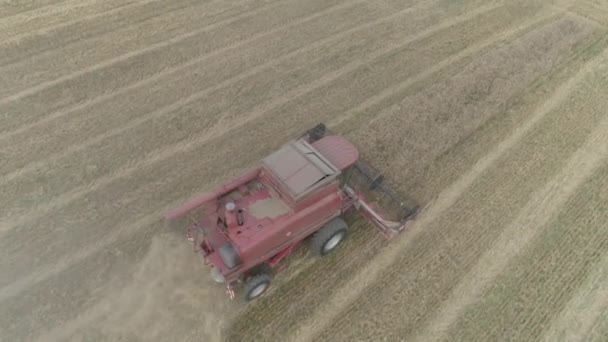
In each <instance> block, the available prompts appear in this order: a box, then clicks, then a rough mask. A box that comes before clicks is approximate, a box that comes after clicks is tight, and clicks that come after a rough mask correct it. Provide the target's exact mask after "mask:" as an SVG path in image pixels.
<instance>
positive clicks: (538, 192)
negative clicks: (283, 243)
mask: <svg viewBox="0 0 608 342" xmlns="http://www.w3.org/2000/svg"><path fill="white" fill-rule="evenodd" d="M0 50H1V51H2V54H0V75H1V76H2V78H1V81H0V157H1V158H0V193H1V194H2V196H1V197H0V208H1V209H0V210H1V211H0V213H1V215H0V220H1V221H0V253H1V254H0V259H1V260H2V262H1V263H0V274H1V275H2V276H1V277H0V338H1V339H2V340H3V341H4V340H5V341H19V340H33V341H51V340H95V341H98V340H112V341H115V340H124V341H144V340H179V341H181V340H186V341H190V340H192V341H194V340H201V339H202V340H205V341H213V340H229V341H239V340H265V341H269V340H276V341H286V340H287V341H308V340H315V341H318V340H327V341H341V340H344V341H353V340H380V339H386V340H391V341H392V340H413V341H435V340H463V341H471V340H482V341H490V340H504V339H509V340H526V341H527V340H546V341H555V340H567V341H574V340H592V341H605V338H606V336H608V318H607V317H608V289H607V286H606V284H607V283H608V269H607V267H606V262H607V260H608V235H607V234H606V233H605V229H606V221H607V219H608V160H606V157H607V156H608V112H607V110H606V108H608V97H607V96H606V94H607V93H608V3H606V2H602V1H598V0H583V1H568V0H563V1H557V0H556V1H550V0H546V1H541V0H537V1H498V0H450V1H446V0H429V1H421V0H405V1H404V0H382V1H373V2H372V1H362V0H361V1H346V0H323V1H321V0H311V1H301V0H229V1H219V0H201V1H193V0H175V1H164V0H122V1H120V0H110V1H102V0H85V1H75V0H29V1H3V2H1V3H0ZM319 121H323V122H326V123H328V124H329V126H330V127H331V129H332V130H333V131H337V132H339V133H342V134H344V135H345V136H347V137H348V138H351V139H353V140H354V141H356V142H357V144H358V145H359V146H360V148H361V150H362V152H363V154H364V156H365V157H366V158H367V159H368V160H369V161H370V162H371V163H372V164H374V165H375V166H376V167H377V168H378V169H380V170H382V171H383V172H384V173H385V174H386V175H387V176H388V178H389V179H391V181H392V183H393V184H394V186H396V187H398V188H399V190H401V191H402V192H407V193H410V194H412V196H413V197H414V198H416V199H417V200H418V201H419V202H420V203H422V204H423V205H424V206H426V209H425V211H424V212H423V213H422V214H421V215H420V216H419V218H418V220H417V221H416V222H415V223H414V224H413V225H412V227H411V229H410V230H409V231H407V232H406V233H404V234H402V235H401V236H399V237H398V238H396V239H395V240H392V241H390V242H386V241H384V240H383V239H382V238H381V237H380V235H379V234H378V233H377V232H376V231H375V230H373V229H372V228H371V227H369V226H368V225H367V224H366V223H365V222H359V221H355V222H353V224H352V235H351V236H350V239H349V240H347V242H346V243H345V245H344V246H343V248H341V249H340V250H339V251H338V252H337V253H335V254H334V255H332V256H330V257H327V258H323V259H320V260H317V259H314V258H312V257H310V256H309V255H308V252H307V251H306V249H301V250H299V251H298V253H297V254H296V255H295V256H293V258H292V259H291V261H290V265H289V267H288V268H287V269H286V271H285V272H283V273H281V274H280V276H278V277H277V278H276V279H275V281H274V285H273V287H272V290H271V291H269V292H268V294H267V295H266V296H265V297H263V298H261V299H260V300H258V301H256V302H254V303H251V304H249V305H242V304H240V303H236V302H229V300H228V299H227V298H226V297H225V295H224V291H223V288H221V287H218V286H216V285H215V284H212V282H211V280H210V278H209V277H208V273H207V271H206V269H205V268H204V266H203V265H202V263H201V262H200V260H198V259H197V258H196V256H195V255H194V254H193V253H192V251H191V248H190V246H189V245H188V244H187V243H186V242H185V240H184V239H183V235H182V232H177V231H171V230H169V229H167V228H166V227H164V225H163V222H162V221H161V220H160V214H161V212H162V211H163V210H165V209H167V208H168V207H171V206H173V205H175V204H177V203H180V202H182V201H184V200H185V199H187V198H189V197H191V196H192V195H194V194H195V193H197V192H199V191H202V190H205V189H208V188H209V187H211V186H213V185H214V184H216V183H218V182H221V181H222V180H224V179H226V178H227V177H230V176H234V175H236V174H238V173H239V172H241V171H242V170H244V169H245V168H247V167H249V166H251V165H252V164H253V163H255V162H256V161H257V160H258V159H259V158H260V157H262V156H264V155H265V154H266V153H268V152H269V151H271V150H272V149H274V148H275V147H277V146H279V145H280V144H282V143H283V142H284V141H285V139H287V138H289V137H292V136H294V135H296V134H298V133H300V132H302V131H304V130H305V129H307V128H309V127H311V126H313V125H314V124H316V123H318V122H319Z"/></svg>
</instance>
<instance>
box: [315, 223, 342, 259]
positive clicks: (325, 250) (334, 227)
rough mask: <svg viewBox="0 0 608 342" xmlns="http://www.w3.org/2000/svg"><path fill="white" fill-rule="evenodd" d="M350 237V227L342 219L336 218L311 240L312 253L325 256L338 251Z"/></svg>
mask: <svg viewBox="0 0 608 342" xmlns="http://www.w3.org/2000/svg"><path fill="white" fill-rule="evenodd" d="M347 235H348V225H347V224H346V222H344V220H343V219H341V218H339V217H338V218H335V219H333V220H331V221H329V223H327V225H325V227H323V228H321V229H319V230H318V231H317V232H316V233H315V234H314V235H313V236H312V240H311V248H312V252H313V253H314V254H315V255H317V256H325V255H327V254H329V253H330V252H331V251H333V250H334V249H336V248H337V247H338V246H339V245H340V244H341V243H342V241H344V239H345V238H346V236H347Z"/></svg>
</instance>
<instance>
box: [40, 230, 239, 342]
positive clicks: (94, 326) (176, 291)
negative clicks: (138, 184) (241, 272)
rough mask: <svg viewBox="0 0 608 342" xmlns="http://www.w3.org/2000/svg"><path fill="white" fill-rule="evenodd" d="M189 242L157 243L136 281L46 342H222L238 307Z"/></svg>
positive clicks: (160, 239)
mask: <svg viewBox="0 0 608 342" xmlns="http://www.w3.org/2000/svg"><path fill="white" fill-rule="evenodd" d="M198 258H199V257H198V256H197V255H196V254H194V253H193V251H192V247H191V245H190V244H188V243H187V241H186V240H185V239H180V238H179V237H177V236H175V235H170V234H162V235H158V236H156V237H154V238H153V239H152V243H151V246H150V247H149V251H148V253H147V254H146V256H145V257H144V258H143V260H141V261H140V262H139V263H138V264H137V265H136V266H135V267H134V272H133V273H132V277H131V279H129V280H128V281H127V282H126V285H125V282H124V281H122V282H121V283H122V286H115V287H113V288H112V289H111V290H110V291H108V293H107V294H106V295H104V296H103V299H102V300H101V301H100V302H99V303H98V304H96V305H95V306H94V307H93V308H92V309H91V310H89V311H88V312H84V313H83V314H82V315H80V316H78V317H77V318H76V319H74V320H73V321H71V322H67V323H66V324H65V325H64V326H63V327H58V329H57V330H58V331H56V332H55V333H52V334H46V335H45V336H44V337H42V340H45V341H48V338H49V337H51V338H57V339H58V340H65V339H67V340H75V341H94V340H95V341H98V340H104V341H108V340H112V341H219V340H220V339H221V335H222V334H221V331H222V329H223V328H224V324H225V323H226V322H227V321H228V320H229V318H228V316H229V314H230V312H236V310H232V309H233V308H235V307H236V303H233V302H231V301H230V300H229V298H228V297H227V296H226V295H225V293H224V289H223V287H222V286H221V285H218V284H215V283H214V282H213V281H212V280H211V278H210V277H209V275H208V270H207V269H206V266H205V265H204V264H203V263H202V259H198Z"/></svg>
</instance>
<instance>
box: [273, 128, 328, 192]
mask: <svg viewBox="0 0 608 342" xmlns="http://www.w3.org/2000/svg"><path fill="white" fill-rule="evenodd" d="M262 164H263V165H264V167H265V168H266V170H268V171H270V172H271V173H272V174H273V175H274V176H275V177H276V178H277V179H278V180H279V181H280V182H281V183H282V185H283V186H284V187H285V188H287V190H288V191H289V192H290V193H291V195H292V196H293V197H294V199H298V198H300V197H302V196H304V195H306V194H307V193H308V192H309V191H310V190H312V189H314V188H316V186H317V185H320V184H324V183H325V182H326V181H329V180H331V179H332V178H334V177H335V176H336V175H338V174H339V173H340V170H339V169H338V168H336V167H335V166H334V165H333V164H332V163H331V162H330V161H329V160H328V159H327V158H325V156H324V155H323V154H321V153H320V152H319V151H318V150H316V149H315V148H313V146H312V145H310V144H309V143H308V142H306V141H304V140H297V141H291V142H289V143H287V144H285V145H283V147H281V148H280V149H279V150H277V151H276V152H273V153H272V154H270V155H269V156H268V157H266V158H264V159H263V160H262Z"/></svg>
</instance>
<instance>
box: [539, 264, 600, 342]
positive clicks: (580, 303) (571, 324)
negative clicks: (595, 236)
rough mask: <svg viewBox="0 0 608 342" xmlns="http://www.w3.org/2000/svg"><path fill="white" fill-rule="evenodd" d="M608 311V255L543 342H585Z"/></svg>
mask: <svg viewBox="0 0 608 342" xmlns="http://www.w3.org/2000/svg"><path fill="white" fill-rule="evenodd" d="M607 311H608V254H606V255H604V256H603V257H602V259H601V260H600V261H599V262H598V263H597V266H596V267H595V268H594V269H593V270H592V271H591V272H590V273H589V276H588V278H587V279H585V281H584V283H582V284H581V285H580V287H579V288H578V289H577V290H576V292H575V294H574V295H573V297H572V298H571V299H570V300H569V301H568V303H567V305H566V306H565V307H564V309H562V311H561V312H560V313H559V315H558V316H557V317H556V318H555V319H554V320H553V322H552V323H551V325H550V326H549V327H547V329H546V330H545V332H544V333H543V341H546V342H550V341H557V340H562V341H585V340H587V341H588V340H590V337H591V336H590V335H591V333H592V331H593V329H594V327H595V326H596V324H598V323H601V320H602V318H605V316H603V314H604V313H605V312H607Z"/></svg>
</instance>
